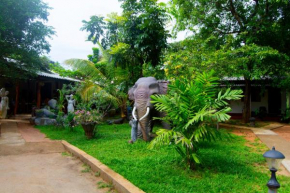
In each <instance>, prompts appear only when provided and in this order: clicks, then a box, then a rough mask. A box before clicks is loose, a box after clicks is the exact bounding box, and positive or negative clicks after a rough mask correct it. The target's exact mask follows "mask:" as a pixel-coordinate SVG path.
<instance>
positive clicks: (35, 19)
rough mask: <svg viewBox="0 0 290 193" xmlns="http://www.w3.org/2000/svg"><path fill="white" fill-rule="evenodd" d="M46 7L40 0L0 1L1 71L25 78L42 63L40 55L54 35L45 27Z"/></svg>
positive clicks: (50, 28)
mask: <svg viewBox="0 0 290 193" xmlns="http://www.w3.org/2000/svg"><path fill="white" fill-rule="evenodd" d="M48 9H49V7H48V6H47V5H46V4H45V3H43V2H42V1H41V0H29V1H28V0H25V1H19V0H1V3H0V74H1V75H2V74H5V75H6V76H9V77H17V78H21V77H22V78H25V77H26V78H27V76H28V75H30V74H35V72H37V71H38V70H39V69H40V68H41V66H42V60H41V58H40V55H41V54H43V53H44V52H48V51H49V48H50V45H49V44H48V41H47V38H49V37H51V35H53V34H54V31H53V30H52V27H49V26H46V25H45V24H44V22H46V21H47V16H48V12H47V10H48Z"/></svg>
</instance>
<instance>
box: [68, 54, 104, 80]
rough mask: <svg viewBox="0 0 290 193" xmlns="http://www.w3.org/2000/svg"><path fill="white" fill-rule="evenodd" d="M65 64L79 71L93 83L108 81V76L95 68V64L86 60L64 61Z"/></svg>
mask: <svg viewBox="0 0 290 193" xmlns="http://www.w3.org/2000/svg"><path fill="white" fill-rule="evenodd" d="M64 63H65V64H67V65H69V66H71V67H73V69H74V70H79V71H80V73H82V74H83V75H84V76H85V77H88V78H89V79H90V80H92V81H100V80H106V79H107V78H106V76H105V75H104V74H103V73H102V72H101V71H100V70H98V69H97V68H96V67H95V64H94V63H93V62H91V61H89V60H84V59H75V58H73V59H69V60H66V61H64Z"/></svg>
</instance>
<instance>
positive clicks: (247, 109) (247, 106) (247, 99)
mask: <svg viewBox="0 0 290 193" xmlns="http://www.w3.org/2000/svg"><path fill="white" fill-rule="evenodd" d="M250 117H251V80H249V79H247V78H245V93H244V107H243V122H244V123H248V122H249V119H250Z"/></svg>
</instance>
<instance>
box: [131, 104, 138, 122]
mask: <svg viewBox="0 0 290 193" xmlns="http://www.w3.org/2000/svg"><path fill="white" fill-rule="evenodd" d="M135 111H136V107H134V108H133V111H132V116H133V118H134V119H135V120H137V118H136V116H135Z"/></svg>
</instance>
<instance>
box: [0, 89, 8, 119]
mask: <svg viewBox="0 0 290 193" xmlns="http://www.w3.org/2000/svg"><path fill="white" fill-rule="evenodd" d="M3 93H4V94H3ZM8 94H9V91H5V88H2V89H1V90H0V96H1V112H2V115H1V118H2V119H5V118H6V117H7V110H8V109H9V98H8V97H7V95H8Z"/></svg>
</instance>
